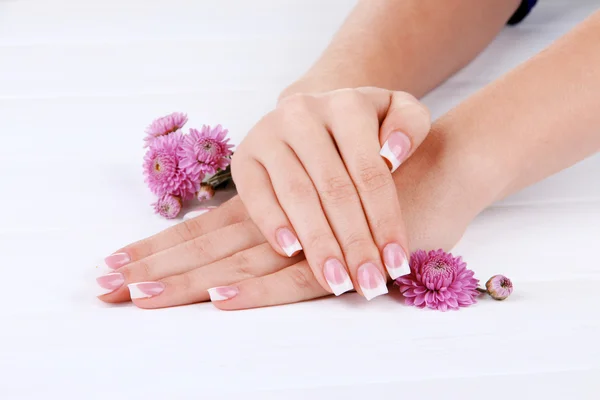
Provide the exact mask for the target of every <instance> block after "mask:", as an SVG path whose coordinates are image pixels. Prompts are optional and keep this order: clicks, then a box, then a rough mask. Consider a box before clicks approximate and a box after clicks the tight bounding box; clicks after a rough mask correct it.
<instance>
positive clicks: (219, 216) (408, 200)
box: [101, 13, 600, 310]
mask: <svg viewBox="0 0 600 400" xmlns="http://www.w3.org/2000/svg"><path fill="white" fill-rule="evenodd" d="M599 37H600V13H596V14H594V15H593V16H591V17H590V18H588V19H587V20H586V21H585V22H583V23H582V24H581V25H580V26H578V27H577V28H576V29H575V30H574V31H572V32H571V33H569V34H567V35H566V36H565V37H563V38H562V39H560V40H558V41H557V42H556V43H555V44H553V45H552V46H551V47H550V48H549V49H547V50H545V51H544V52H542V53H540V54H539V55H538V56H536V57H534V58H533V59H532V60H530V61H528V62H527V63H525V64H523V65H522V66H520V67H518V68H517V69H515V70H514V71H512V72H510V73H509V74H507V75H505V76H504V77H502V78H501V79H499V80H498V81H496V82H494V83H493V84H491V85H489V86H488V87H486V88H484V89H483V90H481V91H479V92H478V93H476V94H475V95H474V96H472V97H471V98H469V99H468V100H467V101H465V102H464V103H463V104H461V105H460V106H458V107H457V108H455V109H454V110H451V111H450V112H449V113H447V114H446V115H444V116H443V117H442V118H440V119H439V120H438V121H436V122H435V123H434V124H433V127H432V129H431V132H430V134H429V136H428V137H427V138H426V139H425V141H424V142H423V144H422V145H421V146H420V147H419V148H418V149H417V151H415V153H414V154H413V156H412V157H411V158H410V159H409V160H408V161H407V162H406V163H405V164H403V165H402V167H401V168H400V169H398V171H396V172H395V173H394V174H393V180H394V182H395V185H396V188H399V189H397V191H396V195H397V196H398V199H399V202H400V204H402V217H403V219H404V224H405V227H406V232H407V233H408V241H409V243H410V250H414V249H417V248H425V249H430V248H440V247H441V248H444V249H449V248H451V247H452V246H453V245H454V244H455V243H456V242H457V241H458V240H459V239H460V237H461V235H462V234H463V232H464V230H465V228H466V226H467V225H468V224H469V222H470V221H471V220H472V219H473V218H474V217H475V216H476V215H477V214H478V213H479V212H480V211H481V210H483V209H484V208H485V207H486V206H488V205H489V204H491V203H492V202H494V201H496V200H498V199H501V198H503V197H504V196H506V195H509V194H511V193H514V192H515V191H517V190H520V189H521V188H523V187H525V186H527V185H530V184H532V183H534V182H536V181H538V180H540V179H543V178H544V177H546V176H549V175H551V174H553V173H555V172H557V171H560V170H561V169H564V168H566V167H568V166H570V165H572V164H574V163H576V162H577V161H580V160H582V159H584V158H585V157H587V156H590V155H592V154H594V153H596V152H597V151H598V150H600V135H599V134H598V128H597V127H598V126H600V113H598V112H597V110H598V109H600V97H598V96H597V93H599V92H600V67H599V66H600V40H598V38H599ZM548 82H552V84H551V85H550V84H548ZM522 110H527V112H522ZM119 251H123V252H126V253H128V254H129V255H130V257H131V258H132V260H133V262H132V263H130V264H128V265H126V266H124V267H122V268H120V269H119V270H118V271H119V272H121V273H123V275H124V276H125V282H126V283H130V282H140V281H154V280H160V281H161V282H163V283H165V290H164V292H162V293H161V294H160V295H158V296H155V297H151V298H147V299H135V300H134V303H135V304H136V305H137V306H139V307H142V308H158V307H167V306H174V305H181V304H190V303H195V302H199V301H206V300H208V294H207V292H206V289H208V288H209V287H213V286H223V285H228V286H231V288H232V290H233V291H234V292H235V293H236V295H235V296H233V297H232V298H230V299H228V300H224V301H216V302H213V304H215V306H217V307H218V308H221V309H224V310H232V309H243V308H252V307H261V306H269V305H276V304H285V303H290V302H297V301H303V300H307V299H312V298H316V297H321V296H324V295H327V294H328V292H327V291H326V290H325V289H324V288H323V287H322V286H321V285H320V284H319V282H318V280H317V279H316V278H315V277H314V274H313V273H312V271H311V269H310V266H309V264H308V262H307V261H306V259H304V257H303V255H298V256H295V257H293V258H287V257H284V256H281V255H280V254H278V253H277V252H275V251H274V250H273V249H272V247H271V246H270V244H269V243H268V242H267V240H266V239H265V238H264V236H263V235H262V234H261V233H260V231H259V229H258V228H257V226H256V225H255V224H254V223H253V222H252V221H251V220H250V219H249V216H248V213H247V211H246V210H245V208H244V207H243V205H242V203H241V201H240V199H239V198H237V197H236V198H234V199H232V200H231V201H230V202H228V203H226V204H224V205H223V206H222V207H220V208H219V209H217V210H214V211H211V212H210V213H208V214H206V215H202V216H200V217H198V218H196V219H194V220H190V221H187V222H185V223H183V224H179V225H177V226H175V227H172V228H170V229H168V230H166V231H164V232H162V233H159V234H158V235H155V236H153V237H150V238H148V239H144V240H142V241H140V242H137V243H134V244H132V245H129V246H126V247H125V248H123V249H120V250H119ZM101 299H102V300H103V301H107V302H121V301H128V300H129V294H128V292H127V289H126V287H125V286H123V287H121V288H120V289H118V290H116V291H115V292H113V293H111V294H107V295H104V296H102V297H101Z"/></svg>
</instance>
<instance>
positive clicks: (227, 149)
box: [179, 125, 233, 176]
mask: <svg viewBox="0 0 600 400" xmlns="http://www.w3.org/2000/svg"><path fill="white" fill-rule="evenodd" d="M228 142H229V139H228V138H227V129H223V128H222V127H221V125H217V126H216V127H214V128H212V129H211V127H210V126H206V125H204V126H203V127H202V130H200V131H199V130H197V129H190V133H189V135H186V136H185V138H184V140H183V144H182V151H181V152H180V153H179V154H180V156H181V167H182V168H184V169H185V170H186V172H187V173H188V174H190V175H191V176H200V175H202V174H214V173H216V172H217V171H218V170H219V169H225V168H227V166H228V165H229V162H230V161H231V160H230V159H229V157H230V156H231V154H232V151H231V148H232V147H233V145H231V144H228Z"/></svg>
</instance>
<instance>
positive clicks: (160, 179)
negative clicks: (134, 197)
mask: <svg viewBox="0 0 600 400" xmlns="http://www.w3.org/2000/svg"><path fill="white" fill-rule="evenodd" d="M182 140H183V135H182V134H181V132H175V133H173V134H171V135H168V136H159V137H157V138H156V139H155V140H154V141H153V142H152V144H151V146H150V148H149V149H148V152H147V153H146V155H145V156H144V175H145V176H146V179H145V182H146V183H147V184H148V187H149V188H150V190H151V191H152V193H154V194H156V195H157V196H164V195H165V194H171V195H173V196H179V197H181V198H182V199H184V200H185V199H188V198H192V197H193V196H194V194H195V193H196V192H197V191H198V188H199V187H200V180H199V179H193V178H192V177H191V176H190V175H189V174H188V173H187V172H185V171H184V170H183V169H181V168H180V165H179V163H180V160H179V156H178V152H179V151H180V150H181V142H182Z"/></svg>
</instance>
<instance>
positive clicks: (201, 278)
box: [129, 243, 302, 308]
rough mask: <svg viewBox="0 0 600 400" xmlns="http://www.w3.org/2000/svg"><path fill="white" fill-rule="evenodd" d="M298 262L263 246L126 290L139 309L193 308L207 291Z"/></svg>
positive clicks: (298, 259) (205, 299) (267, 245)
mask: <svg viewBox="0 0 600 400" xmlns="http://www.w3.org/2000/svg"><path fill="white" fill-rule="evenodd" d="M301 259H302V256H301V255H299V256H295V257H292V258H289V257H287V256H282V255H280V254H277V253H276V252H275V251H273V249H272V248H271V246H270V244H268V243H263V244H261V245H259V246H256V247H252V248H250V249H247V250H244V251H241V252H238V253H236V254H233V255H232V256H230V257H228V258H225V259H222V260H219V261H217V262H214V263H212V264H210V265H207V266H204V267H201V268H196V269H193V270H191V271H189V272H186V273H183V274H179V275H173V276H169V277H166V278H164V279H161V280H159V281H154V282H137V283H132V284H130V285H129V290H130V291H131V296H132V301H133V302H134V303H135V305H137V306H138V307H141V308H163V307H173V306H180V305H185V304H194V303H199V302H202V301H207V300H209V295H208V289H209V288H212V287H215V286H226V285H232V284H236V283H238V282H241V281H244V280H246V279H253V278H255V277H260V276H264V275H268V274H271V273H274V272H277V271H279V270H281V269H283V268H286V267H288V266H290V265H293V264H295V263H297V262H299V261H300V260H301Z"/></svg>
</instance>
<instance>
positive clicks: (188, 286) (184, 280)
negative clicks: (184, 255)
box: [177, 274, 194, 293]
mask: <svg viewBox="0 0 600 400" xmlns="http://www.w3.org/2000/svg"><path fill="white" fill-rule="evenodd" d="M177 290H180V291H181V292H184V293H189V292H191V291H192V290H194V282H193V281H192V278H191V277H190V274H182V275H180V276H179V281H178V282H177Z"/></svg>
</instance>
